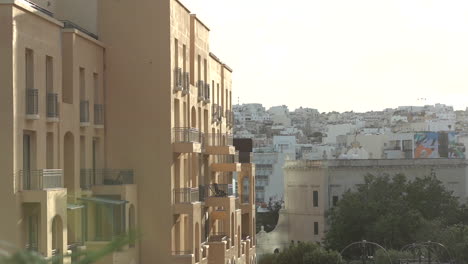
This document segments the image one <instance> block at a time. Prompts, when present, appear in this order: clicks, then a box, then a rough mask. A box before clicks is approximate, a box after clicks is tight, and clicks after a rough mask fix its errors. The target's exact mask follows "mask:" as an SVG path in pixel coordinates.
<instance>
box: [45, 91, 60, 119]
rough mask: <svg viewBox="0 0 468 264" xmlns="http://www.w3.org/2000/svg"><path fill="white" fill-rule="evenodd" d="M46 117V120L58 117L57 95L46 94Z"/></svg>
mask: <svg viewBox="0 0 468 264" xmlns="http://www.w3.org/2000/svg"><path fill="white" fill-rule="evenodd" d="M47 117H48V118H58V117H59V110H58V94H57V93H47Z"/></svg>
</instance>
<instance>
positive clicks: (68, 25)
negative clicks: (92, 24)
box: [61, 20, 99, 39]
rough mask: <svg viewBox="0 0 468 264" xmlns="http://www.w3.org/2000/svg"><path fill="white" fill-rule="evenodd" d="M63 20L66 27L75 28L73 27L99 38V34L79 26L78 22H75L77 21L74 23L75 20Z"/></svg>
mask: <svg viewBox="0 0 468 264" xmlns="http://www.w3.org/2000/svg"><path fill="white" fill-rule="evenodd" d="M61 22H62V23H63V27H64V28H73V29H77V30H79V31H81V32H83V33H85V34H86V35H88V36H90V37H92V38H94V39H99V37H98V35H96V34H94V33H92V32H90V31H88V30H86V29H84V28H82V27H80V26H78V25H77V24H75V23H73V22H71V21H69V20H61Z"/></svg>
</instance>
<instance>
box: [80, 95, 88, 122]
mask: <svg viewBox="0 0 468 264" xmlns="http://www.w3.org/2000/svg"><path fill="white" fill-rule="evenodd" d="M80 123H89V101H88V100H82V101H81V102H80Z"/></svg>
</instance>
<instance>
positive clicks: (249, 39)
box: [182, 0, 468, 111]
mask: <svg viewBox="0 0 468 264" xmlns="http://www.w3.org/2000/svg"><path fill="white" fill-rule="evenodd" d="M182 1H183V2H184V3H185V4H186V5H187V6H188V7H189V9H190V10H191V11H192V12H193V13H196V14H197V15H198V16H199V18H200V19H202V20H203V21H204V22H206V23H207V24H208V26H209V27H210V28H211V33H210V34H211V35H210V38H211V47H210V49H211V50H212V51H213V52H214V53H215V54H216V55H217V56H218V57H220V58H221V59H222V60H223V61H224V62H225V63H227V64H228V65H229V66H231V67H232V68H233V69H234V79H233V82H234V83H233V85H234V95H233V96H235V100H234V98H233V103H237V101H238V98H239V100H240V103H252V102H258V103H262V104H264V105H265V106H267V107H269V106H272V105H280V104H285V105H288V106H289V107H290V109H294V108H296V107H299V106H307V107H313V108H318V109H319V110H320V111H331V110H337V111H346V110H354V111H364V110H381V109H383V108H386V107H396V106H398V105H421V104H432V103H436V102H440V103H446V104H450V105H454V106H455V108H456V109H460V108H462V109H465V107H466V106H468V1H467V0H437V1H436V0H288V1H284V0H182ZM418 98H425V99H426V100H420V99H418Z"/></svg>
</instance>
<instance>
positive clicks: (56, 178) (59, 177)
mask: <svg viewBox="0 0 468 264" xmlns="http://www.w3.org/2000/svg"><path fill="white" fill-rule="evenodd" d="M19 176H20V179H21V181H22V184H21V185H22V188H23V190H43V189H49V188H63V170H62V169H43V170H21V171H20V175H19Z"/></svg>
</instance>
